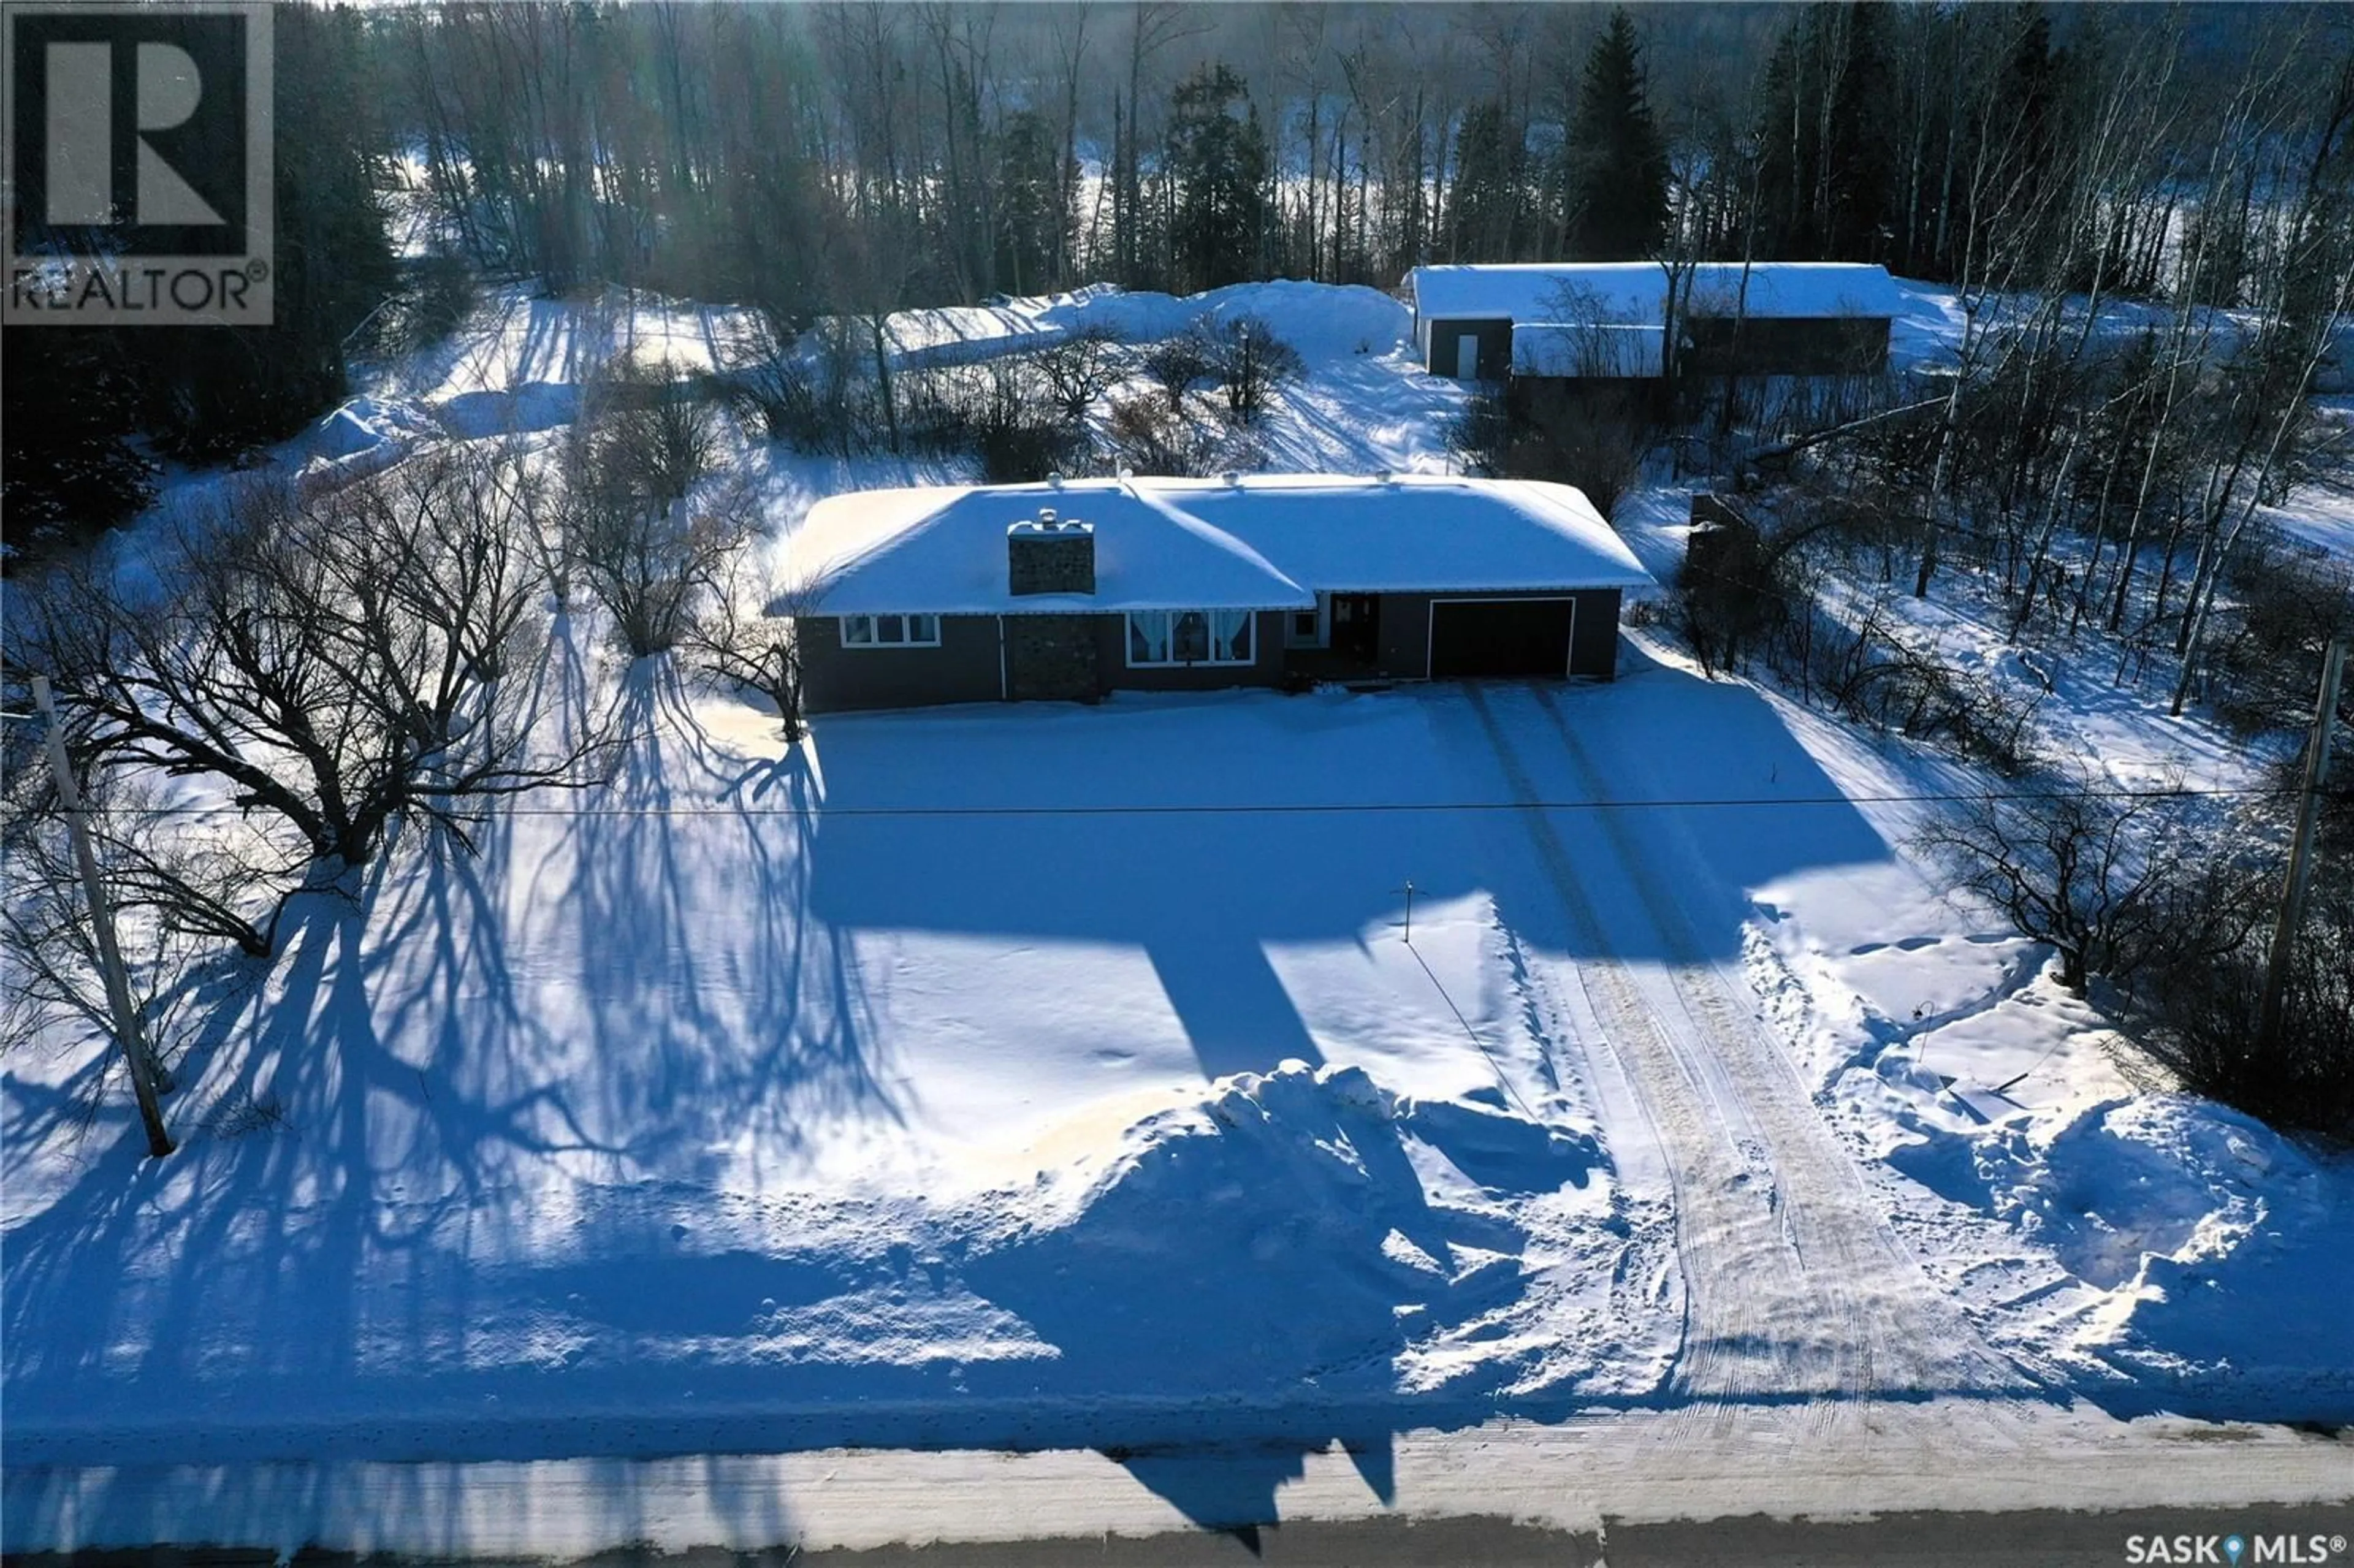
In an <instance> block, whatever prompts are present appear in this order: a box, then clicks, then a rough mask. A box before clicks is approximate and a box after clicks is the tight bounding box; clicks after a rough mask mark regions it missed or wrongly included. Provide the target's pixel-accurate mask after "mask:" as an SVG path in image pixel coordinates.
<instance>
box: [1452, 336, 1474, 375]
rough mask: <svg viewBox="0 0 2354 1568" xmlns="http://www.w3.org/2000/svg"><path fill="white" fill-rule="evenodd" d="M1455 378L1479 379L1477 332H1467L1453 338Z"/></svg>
mask: <svg viewBox="0 0 2354 1568" xmlns="http://www.w3.org/2000/svg"><path fill="white" fill-rule="evenodd" d="M1455 379H1456V380H1458V381H1477V380H1479V334H1478V333H1476V332H1467V333H1465V334H1463V335H1462V336H1461V337H1458V338H1457V339H1456V340H1455Z"/></svg>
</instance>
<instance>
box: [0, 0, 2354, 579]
mask: <svg viewBox="0 0 2354 1568" xmlns="http://www.w3.org/2000/svg"><path fill="white" fill-rule="evenodd" d="M276 26H277V35H276V36H277V39H278V43H277V48H278V50H279V55H280V62H281V63H280V69H279V70H278V72H277V84H278V88H277V90H278V102H277V110H278V120H277V125H278V141H279V144H280V147H281V156H280V161H279V172H278V199H279V205H280V237H281V238H280V246H281V253H282V254H281V281H280V304H279V319H278V322H277V324H276V325H274V326H272V327H270V328H269V329H266V330H254V331H245V330H227V329H222V330H215V329H201V330H189V331H159V330H156V329H139V330H136V331H129V332H118V331H111V330H104V329H95V330H85V329H58V328H54V327H38V328H29V329H28V328H22V327H18V328H11V329H9V331H8V333H7V336H6V350H7V355H6V358H7V375H6V377H5V384H6V410H5V429H6V454H5V455H6V462H5V483H6V491H5V502H6V505H7V510H8V514H9V535H10V538H11V541H12V546H13V548H15V549H17V550H21V549H23V548H24V547H25V546H26V545H27V542H28V541H30V542H33V543H35V544H36V545H37V544H38V542H39V541H40V540H41V539H43V538H51V539H57V538H65V539H70V538H76V537H86V536H88V535H90V534H92V533H94V532H95V531H97V530H98V529H100V528H102V527H104V526H106V525H108V524H111V523H113V522H116V521H119V520H120V519H121V518H122V516H124V515H127V514H129V513H130V512H131V511H133V510H135V509H136V508H137V507H138V506H139V505H141V504H143V503H144V502H145V500H146V499H147V498H148V497H149V496H150V495H151V494H152V482H153V476H154V471H155V464H154V460H155V459H163V460H166V461H184V462H190V463H198V464H204V463H215V462H220V461H233V460H234V459H235V458H237V457H238V456H239V455H240V454H241V453H242V452H244V451H247V450H251V449H253V448H254V447H257V446H259V445H260V444H264V443H266V442H268V441H270V440H276V439H280V438H282V437H283V436H285V435H287V434H290V433H292V431H293V430H294V429H298V428H299V427H300V426H301V424H302V422H303V421H304V420H306V419H307V418H312V417H313V416H315V415H316V414H317V413H318V412H320V411H321V410H323V408H327V407H331V406H332V405H333V403H334V401H335V400H336V399H337V398H338V397H341V396H342V395H343V394H344V392H345V388H346V382H347V373H348V364H349V362H350V359H351V357H352V356H353V355H355V353H363V352H366V350H367V349H368V348H369V347H370V346H371V345H372V344H373V343H374V342H375V341H376V340H378V339H380V338H382V337H383V336H384V335H385V334H387V333H398V332H401V331H412V332H413V331H418V330H430V329H431V327H432V325H433V324H434V323H447V322H448V321H449V320H450V319H451V317H452V316H453V315H454V314H455V313H457V312H458V311H459V310H461V309H462V306H463V303H464V301H465V298H466V297H467V290H468V288H469V287H470V284H469V280H470V279H472V278H474V277H481V276H491V277H502V276H508V277H525V278H530V279H535V280H536V281H538V282H539V283H540V285H541V286H542V287H544V288H545V289H546V290H547V291H550V292H563V291H569V290H573V289H576V288H581V287H588V286H594V285H598V284H605V283H612V284H620V285H624V286H630V287H638V288H646V289H652V290H655V291H661V292H664V293H668V294H672V295H675V296H679V297H684V298H691V299H698V300H705V301H713V302H738V303H745V304H750V305H754V306H757V307H758V308H759V309H760V310H761V312H762V313H764V314H765V315H766V316H767V317H769V320H770V321H771V322H772V323H775V325H776V327H777V328H778V329H779V334H780V335H790V334H791V333H793V332H797V331H798V330H799V329H800V328H801V327H802V326H804V325H806V324H807V323H809V322H811V321H812V320H814V319H816V318H817V317H819V316H822V315H827V314H835V313H841V314H858V315H868V316H874V315H879V314H880V313H885V312H887V311H890V310H895V309H900V308H907V307H914V306H920V305H927V304H943V303H958V302H974V301H978V300H982V299H986V298H989V297H991V296H992V295H996V294H1000V293H1008V294H1027V293H1038V292H1044V291H1055V290H1061V289H1066V288H1070V287H1074V286H1076V285H1079V284H1083V283H1087V282H1092V281H1109V282H1114V283H1118V284H1120V285H1122V286H1124V287H1128V288H1134V289H1165V290H1169V291H1174V292H1181V293H1182V292H1193V291H1199V290H1203V289H1207V288H1214V287H1217V286H1219V285H1222V284H1225V283H1231V282H1235V281H1246V280H1251V279H1258V278H1267V277H1278V276H1281V277H1296V278H1304V279H1310V280H1315V281H1332V282H1353V283H1370V284H1372V285H1373V286H1375V287H1381V288H1391V287H1394V286H1395V285H1396V283H1397V281H1398V280H1399V278H1400V276H1401V275H1402V274H1403V273H1404V272H1405V270H1407V269H1408V268H1410V267H1412V266H1415V265H1417V264H1420V263H1423V262H1427V261H1496V260H1544V259H1555V258H1568V259H1593V260H1606V259H1637V258H1644V257H1669V258H1672V257H1675V256H1683V257H1687V258H1689V257H1708V258H1718V259H1732V260H1740V259H1744V258H1749V259H1756V260H1771V259H1798V260H1806V259H1838V260H1872V261H1880V262H1884V263H1885V264H1887V265H1888V266H1889V267H1890V268H1891V269H1892V270H1895V271H1897V272H1899V273H1901V274H1903V275H1907V276H1914V277H1920V278H1926V279H1932V280H1939V281H1955V282H1960V283H1965V284H1967V283H1972V282H1992V283H1997V284H2003V283H2017V284H2022V285H2023V284H2028V283H2033V282H2041V281H2046V280H2047V278H2048V276H2049V274H2050V271H2051V268H2052V265H2053V262H2054V259H2055V258H2057V257H2061V256H2062V255H2063V254H2064V256H2065V258H2066V261H2065V265H2066V267H2067V269H2068V270H2069V273H2070V275H2069V276H2067V277H2066V278H2065V279H2064V280H2062V281H2065V282H2066V283H2068V284H2069V285H2070V286H2072V287H2073V288H2076V289H2078V290H2085V291H2109V292H2123V293H2140V294H2145V295H2157V296H2164V295H2167V294H2168V293H2170V292H2173V291H2178V290H2179V287H2180V286H2181V285H2182V284H2183V283H2184V281H2185V272H2184V270H2183V269H2182V268H2181V266H2180V264H2179V259H2180V257H2181V256H2182V255H2183V254H2184V253H2185V252H2186V251H2187V250H2189V249H2192V248H2194V247H2195V248H2198V249H2200V251H2201V253H2202V254H2203V256H2204V257H2205V260H2203V261H2202V262H2201V264H2200V266H2199V267H2198V268H2197V269H2196V270H2195V276H2193V277H2191V278H2190V282H2192V283H2193V284H2194V285H2195V291H2196V293H2197V296H2198V298H2199V299H2200V301H2201V302H2211V303H2219V304H2232V303H2246V304H2251V305H2257V306H2264V305H2267V304H2270V303H2272V301H2270V300H2268V299H2267V298H2265V297H2264V296H2265V291H2266V288H2267V280H2268V279H2271V280H2277V279H2278V278H2279V277H2280V276H2281V274H2282V268H2281V265H2280V263H2281V261H2282V259H2283V258H2282V252H2283V249H2284V247H2285V246H2287V245H2288V244H2289V243H2290V241H2291V236H2290V232H2289V230H2290V228H2291V227H2292V226H2293V217H2294V213H2295V211H2296V203H2297V200H2298V199H2299V198H2298V196H2297V195H2296V193H2297V192H2299V191H2301V190H2307V189H2309V188H2310V187H2311V186H2312V185H2314V184H2315V183H2316V182H2317V180H2318V179H2320V178H2322V177H2324V176H2325V175H2326V174H2327V173H2328V172H2329V168H2330V164H2329V157H2328V149H2330V148H2331V147H2333V146H2334V145H2336V144H2337V143H2338V139H2339V138H2340V136H2341V135H2342V132H2343V129H2344V127H2343V122H2342V121H2343V100H2344V95H2343V94H2342V93H2338V92H2334V91H2333V82H2332V81H2331V79H2330V77H2331V73H2332V70H2333V69H2335V67H2334V65H2333V63H2332V62H2335V61H2337V60H2338V59H2341V58H2343V57H2344V54H2345V47H2346V37H2347V35H2348V32H2349V26H2354V23H2349V18H2348V16H2346V14H2345V13H2343V12H2338V11H2334V10H2332V9H2330V8H2327V7H2302V6H2291V7H2267V8H2264V9H2262V10H2249V9H2244V8H2237V7H2225V6H2192V7H2174V8H2160V7H2156V6H2101V7H2091V6H2085V7H2074V6H2042V5H2032V4H2030V5H1969V6H1932V5H1841V4H1818V5H1805V6H1797V5H1779V6H1730V5H1728V6H1681V5H1680V6H1673V7H1649V8H1647V7H1643V6H1635V7H1631V8H1628V9H1627V10H1622V11H1610V10H1606V9H1604V8H1602V7H1600V6H1587V5H1497V4H1488V5H1354V4H1343V5H1248V6H1243V5H1232V6H1228V5H1181V4H1172V3H1168V0H1130V3H1097V4H1061V5H984V4H927V5H887V4H825V5H741V6H739V5H716V4H692V3H678V0H664V3H656V4H648V5H629V6H610V5H577V4H553V3H513V4H497V5H482V4H465V3H451V4H444V5H415V6H403V7H389V8H383V9H370V10H366V11H356V10H353V9H348V8H322V7H317V6H289V7H285V8H283V9H281V12H280V13H279V15H278V17H277V24H276ZM2258 86H2261V89H2262V91H2261V94H2260V95H2258V94H2256V93H2254V92H2253V91H2252V89H2253V88H2256V87H2258ZM2333 116H2335V117H2337V118H2335V119H2333ZM411 182H421V185H422V190H421V192H420V191H419V190H416V189H413V188H410V185H411ZM396 193H398V196H399V199H400V200H402V201H404V202H414V201H415V200H417V199H419V196H421V197H422V199H423V200H424V201H425V202H426V203H427V204H428V205H429V209H430V211H431V213H432V215H433V217H434V219H435V222H434V224H433V233H434V236H435V238H434V240H433V246H432V253H431V254H428V255H424V256H411V257H407V258H401V259H396V258H395V257H394V256H393V255H392V253H391V251H390V249H389V248H388V247H387V242H386V240H385V238H384V229H385V224H384V217H385V213H386V210H387V204H388V203H389V202H391V201H392V200H393V199H394V198H395V195H396ZM388 303H389V304H390V305H393V306H397V307H399V308H392V309H387V308H385V307H387V304H388Z"/></svg>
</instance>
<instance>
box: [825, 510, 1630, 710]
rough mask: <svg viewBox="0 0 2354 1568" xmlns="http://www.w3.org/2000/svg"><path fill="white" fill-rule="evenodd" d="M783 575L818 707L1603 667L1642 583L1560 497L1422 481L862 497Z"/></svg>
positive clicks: (1617, 547) (1616, 549) (1621, 547)
mask: <svg viewBox="0 0 2354 1568" xmlns="http://www.w3.org/2000/svg"><path fill="white" fill-rule="evenodd" d="M787 577H788V581H789V584H790V587H789V588H788V590H787V593H786V595H785V597H784V599H782V600H780V601H779V612H780V613H790V614H791V615H792V616H793V617H794V619H795V624H796V632H797V635H798V636H799V638H800V642H801V650H802V667H803V672H804V693H805V701H806V703H807V705H808V708H809V711H811V712H812V713H826V712H834V711H840V710H843V709H853V708H880V707H904V706H915V705H926V704H933V703H955V702H983V701H1001V700H1003V701H1013V700H1019V699H1023V698H1033V697H1050V698H1076V699H1080V700H1092V699H1094V698H1097V697H1099V696H1101V695H1102V694H1105V693H1106V692H1108V691H1112V690H1115V689H1137V690H1155V691H1170V690H1193V689H1200V688H1204V687H1214V686H1238V685H1263V686H1272V685H1280V684H1284V683H1288V682H1297V681H1300V680H1312V679H1353V678H1390V679H1413V680H1422V679H1433V678H1437V679H1446V678H1450V677H1461V676H1477V675H1553V676H1562V675H1594V676H1601V677H1605V678H1606V677H1608V676H1609V675H1611V674H1612V673H1615V671H1616V668H1617V639H1618V607H1619V600H1620V596H1621V595H1622V593H1624V592H1625V591H1626V590H1628V589H1630V588H1648V587H1649V586H1651V578H1650V577H1649V575H1648V574H1647V573H1645V571H1644V570H1643V568H1642V567H1641V566H1640V565H1639V564H1638V563H1637V561H1636V559H1635V556H1634V555H1633V554H1632V553H1631V552H1630V551H1629V550H1628V548H1627V546H1626V545H1625V544H1624V543H1623V542H1621V541H1620V539H1619V537H1618V535H1617V534H1616V533H1614V532H1612V530H1611V528H1610V525H1609V524H1607V523H1606V522H1605V521H1604V520H1603V519H1602V517H1601V516H1600V514H1597V513H1596V511H1595V510H1594V508H1593V506H1592V505H1591V504H1590V503H1588V502H1587V501H1586V499H1585V496H1584V495H1582V494H1580V493H1578V492H1577V491H1575V490H1573V489H1571V488H1569V487H1568V486H1566V485H1559V484H1546V483H1541V482H1534V481H1522V480H1479V479H1458V478H1449V477H1442V476H1435V475H1421V474H1409V475H1398V476H1394V477H1393V476H1384V477H1378V478H1372V479H1362V478H1347V477H1338V476H1332V475H1315V474H1283V475H1277V474H1255V475H1251V476H1248V477H1244V476H1240V475H1229V476H1227V477H1225V478H1224V479H1090V480H1076V481H1070V482H1062V483H1051V482H1050V483H1046V484H1026V485H988V486H983V485H976V486H966V487H954V486H949V487H930V488H924V489H904V490H873V491H861V492H855V493H850V494H846V495H837V496H833V497H831V498H829V499H827V500H825V501H822V502H820V503H818V504H817V505H816V506H814V507H812V508H811V510H810V513H809V515H808V517H807V518H806V519H805V520H804V521H803V523H802V524H801V528H800V529H799V530H798V531H797V532H796V533H795V534H794V535H793V536H792V539H791V542H790V546H789V550H788V559H787Z"/></svg>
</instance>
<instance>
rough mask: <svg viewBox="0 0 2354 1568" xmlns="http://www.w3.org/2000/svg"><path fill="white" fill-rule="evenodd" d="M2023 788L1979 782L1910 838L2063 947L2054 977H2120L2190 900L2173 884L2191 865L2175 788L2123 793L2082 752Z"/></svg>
mask: <svg viewBox="0 0 2354 1568" xmlns="http://www.w3.org/2000/svg"><path fill="white" fill-rule="evenodd" d="M2036 782H2037V783H2038V784H2039V785H2040V786H2041V787H2040V788H2036V789H2028V790H1994V789H1988V790H1985V791H1982V792H1980V793H1979V794H1978V795H1976V796H1974V797H1972V798H1971V799H1969V800H1965V801H1963V802H1961V803H1960V804H1959V805H1957V806H1956V808H1955V809H1954V810H1951V811H1950V812H1947V813H1946V814H1944V815H1941V816H1937V817H1933V818H1932V819H1930V820H1929V821H1927V822H1926V823H1925V824H1924V825H1923V826H1922V828H1921V829H1920V830H1919V831H1918V832H1916V833H1915V834H1914V847H1915V848H1917V849H1918V850H1920V851H1921V852H1922V853H1925V854H1926V855H1927V856H1928V857H1929V858H1930V859H1932V860H1933V861H1935V862H1936V863H1938V864H1940V865H1942V866H1943V867H1944V868H1945V869H1946V871H1947V872H1948V873H1949V874H1951V875H1952V877H1953V879H1954V885H1956V887H1958V888H1961V889H1963V890H1965V891H1967V892H1968V893H1970V894H1972V895H1975V896H1977V897H1978V898H1980V899H1983V900H1984V901H1985V902H1986V903H1987V904H1988V905H1989V906H1992V907H1993V908H1994V909H1996V910H1997V911H1999V913H2000V914H2001V915H2002V916H2004V917H2005V918H2006V919H2008V920H2009V922H2010V923H2011V926H2012V927H2013V928H2014V929H2016V930H2017V931H2018V932H2019V934H2020V936H2022V937H2025V938H2028V939H2030V940H2031V941H2036V942H2043V943H2048V944H2049V945H2050V946H2051V948H2052V951H2053V952H2054V953H2055V954H2057V955H2058V957H2059V959H2060V983H2061V984H2062V985H2063V986H2066V987H2067V988H2068V989H2070V990H2071V991H2077V992H2079V993H2081V992H2082V991H2084V987H2085V985H2086V983H2087V982H2088V981H2089V980H2091V979H2092V977H2094V975H2100V976H2104V977H2105V978H2108V979H2110V980H2118V981H2124V980H2128V979H2130V978H2131V977H2132V975H2133V974H2134V972H2135V971H2136V970H2137V969H2139V968H2141V967H2142V966H2143V965H2144V964H2146V963H2147V961H2148V959H2150V958H2151V957H2152V956H2153V954H2155V953H2156V952H2157V951H2158V941H2157V938H2158V934H2159V933H2161V932H2163V931H2165V930H2166V929H2167V928H2168V927H2169V926H2176V925H2179V923H2180V922H2181V921H2182V919H2183V918H2184V916H2185V915H2186V913H2188V912H2190V910H2191V909H2192V908H2193V907H2194V906H2192V905H2190V904H2188V903H2186V901H2185V900H2183V899H2182V898H2181V897H2179V896H2178V895H2177V890H2178V889H2179V887H2180V886H2181V885H2183V883H2184V881H2185V879H2186V876H2187V872H2186V869H2185V865H2184V863H2183V862H2182V861H2181V860H2180V858H2179V853H2180V846H2181V845H2182V844H2183V843H2184V842H2186V838H2187V836H2186V835H2185V834H2183V833H2182V832H2181V831H2180V828H2179V823H2178V822H2177V821H2175V817H2176V816H2177V815H2178V814H2179V812H2180V810H2181V809H2182V799H2181V797H2179V796H2178V795H2173V794H2169V793H2167V792H2165V791H2158V790H2147V791H2143V792H2140V793H2137V794H2132V795H2120V794H2118V793H2117V792H2116V791H2115V789H2114V788H2113V787H2112V786H2111V785H2110V784H2109V782H2108V779H2107V776H2106V775H2105V774H2103V773H2101V772H2099V771H2098V770H2097V769H2095V768H2091V767H2089V766H2086V765H2084V764H2082V763H2075V764H2071V765H2068V766H2066V767H2062V768H2055V769H2053V770H2052V772H2050V773H2049V774H2047V775H2045V776H2043V777H2042V778H2041V779H2038V780H2037V781H2036Z"/></svg>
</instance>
